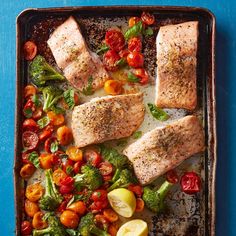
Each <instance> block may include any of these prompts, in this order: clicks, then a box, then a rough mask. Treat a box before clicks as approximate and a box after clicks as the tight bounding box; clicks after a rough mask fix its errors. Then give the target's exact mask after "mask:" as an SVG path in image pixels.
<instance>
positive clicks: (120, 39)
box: [105, 29, 125, 52]
mask: <svg viewBox="0 0 236 236" xmlns="http://www.w3.org/2000/svg"><path fill="white" fill-rule="evenodd" d="M105 41H106V44H107V45H108V46H109V48H110V49H112V50H115V51H116V52H119V51H120V50H121V49H123V48H124V46H125V38H124V35H123V34H122V32H121V31H119V30H117V29H110V30H108V31H107V32H106V35H105Z"/></svg>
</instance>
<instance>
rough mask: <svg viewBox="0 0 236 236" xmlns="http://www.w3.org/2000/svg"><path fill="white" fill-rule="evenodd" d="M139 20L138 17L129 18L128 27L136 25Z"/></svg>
mask: <svg viewBox="0 0 236 236" xmlns="http://www.w3.org/2000/svg"><path fill="white" fill-rule="evenodd" d="M140 20H141V19H140V18H139V17H135V16H134V17H131V18H129V27H133V26H134V25H135V24H137V23H138V22H139V21H140Z"/></svg>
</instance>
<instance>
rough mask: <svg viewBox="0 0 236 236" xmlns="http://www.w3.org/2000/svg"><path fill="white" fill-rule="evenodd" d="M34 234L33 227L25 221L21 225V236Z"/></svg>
mask: <svg viewBox="0 0 236 236" xmlns="http://www.w3.org/2000/svg"><path fill="white" fill-rule="evenodd" d="M31 233H32V225H31V223H30V222H29V221H27V220H25V221H23V222H22V223H21V234H22V235H30V234H31Z"/></svg>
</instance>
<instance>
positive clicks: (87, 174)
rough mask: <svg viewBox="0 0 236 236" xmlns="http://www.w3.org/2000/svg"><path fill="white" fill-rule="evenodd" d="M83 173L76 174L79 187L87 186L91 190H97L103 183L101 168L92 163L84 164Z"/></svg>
mask: <svg viewBox="0 0 236 236" xmlns="http://www.w3.org/2000/svg"><path fill="white" fill-rule="evenodd" d="M81 173H82V174H77V175H76V176H74V179H75V185H76V186H77V187H87V188H88V189H90V190H95V189H97V188H99V187H100V186H101V185H102V176H101V174H100V172H99V170H98V169H97V168H95V167H93V166H92V165H84V166H82V168H81Z"/></svg>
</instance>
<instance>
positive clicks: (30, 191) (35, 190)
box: [25, 183, 44, 202]
mask: <svg viewBox="0 0 236 236" xmlns="http://www.w3.org/2000/svg"><path fill="white" fill-rule="evenodd" d="M43 194H44V188H43V187H42V185H41V184H40V183H36V184H31V185H28V186H27V187H26V190H25V196H26V198H28V199H29V200H30V201H31V202H37V201H38V200H39V199H40V198H41V197H42V196H43Z"/></svg>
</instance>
